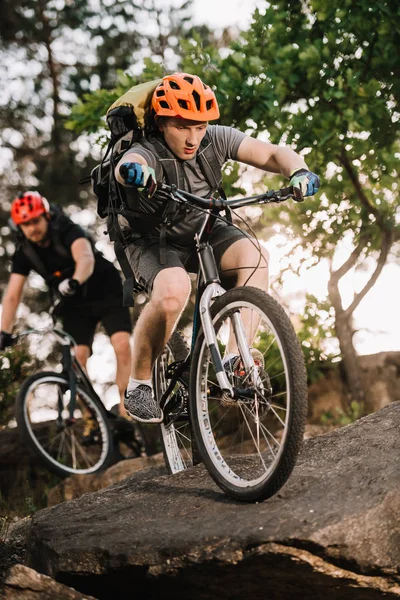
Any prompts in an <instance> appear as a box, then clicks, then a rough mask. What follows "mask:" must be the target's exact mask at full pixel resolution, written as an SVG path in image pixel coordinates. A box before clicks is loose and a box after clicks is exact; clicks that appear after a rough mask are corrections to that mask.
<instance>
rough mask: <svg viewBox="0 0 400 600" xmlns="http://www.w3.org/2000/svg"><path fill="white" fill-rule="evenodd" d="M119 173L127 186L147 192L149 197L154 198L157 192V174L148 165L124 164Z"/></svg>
mask: <svg viewBox="0 0 400 600" xmlns="http://www.w3.org/2000/svg"><path fill="white" fill-rule="evenodd" d="M119 172H120V174H121V177H122V179H123V180H124V181H125V183H126V185H131V186H133V187H137V188H138V189H139V190H143V191H145V192H146V194H147V195H148V196H152V195H153V194H154V192H155V191H156V174H155V172H154V169H152V168H151V167H149V166H148V165H141V164H140V163H136V162H126V163H122V165H121V166H120V168H119Z"/></svg>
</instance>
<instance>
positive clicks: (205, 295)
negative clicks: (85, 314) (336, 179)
mask: <svg viewBox="0 0 400 600" xmlns="http://www.w3.org/2000/svg"><path fill="white" fill-rule="evenodd" d="M161 190H162V191H165V192H166V193H167V194H169V195H170V196H173V197H174V198H175V199H176V200H177V201H189V202H192V203H193V204H194V205H196V206H198V207H201V208H203V209H208V210H209V213H208V217H207V219H205V222H204V224H203V226H202V229H201V230H200V232H199V233H197V234H196V235H195V241H196V251H197V256H198V260H199V269H198V274H197V286H196V299H195V309H194V317H193V333H192V341H191V349H190V353H189V356H188V357H187V358H186V360H185V361H184V362H183V363H182V364H181V365H180V366H179V368H178V369H176V371H175V372H174V373H173V375H172V377H171V382H170V384H169V385H168V387H167V389H166V391H165V392H164V394H163V396H162V398H161V400H160V405H161V408H164V407H165V405H166V403H167V399H168V397H169V395H170V394H171V392H172V390H173V389H174V387H175V385H176V383H177V381H178V380H180V381H182V374H183V372H184V371H185V370H187V369H188V368H190V360H191V355H192V352H193V349H194V345H195V342H196V339H197V336H198V333H199V331H200V324H201V326H202V328H203V332H204V337H205V340H206V344H207V347H208V348H209V350H210V354H211V358H212V362H213V365H214V369H215V374H216V377H217V380H218V383H219V385H220V387H221V389H222V390H223V391H224V392H226V393H228V394H229V395H230V396H231V397H232V398H233V397H235V391H234V389H233V387H232V385H231V383H230V381H229V379H228V376H227V374H226V372H225V369H224V367H223V364H222V358H221V353H220V350H219V347H218V343H217V339H216V335H215V330H214V326H213V323H212V319H211V313H210V308H211V305H212V303H213V301H214V300H215V299H216V298H217V297H218V296H221V295H222V294H224V293H225V292H226V290H225V289H224V288H223V287H222V286H221V280H220V277H219V273H218V268H217V265H216V262H215V258H214V253H213V249H212V247H211V246H210V244H209V239H210V236H211V232H212V229H213V227H214V224H215V222H216V220H217V218H218V214H219V213H220V212H221V211H222V210H225V209H229V208H239V207H243V206H248V205H252V204H269V203H280V202H284V201H285V200H287V199H288V198H294V199H296V200H297V201H299V202H301V201H302V200H303V197H302V194H301V192H300V191H299V190H297V189H296V188H293V187H290V188H284V189H282V190H271V191H269V192H266V193H265V194H262V195H259V196H251V197H248V198H240V199H237V200H227V199H224V198H201V197H199V196H195V195H193V194H190V193H188V192H184V191H182V190H178V189H177V188H176V186H167V185H165V184H164V185H163V186H161ZM232 326H233V328H234V331H235V335H236V339H237V342H238V350H239V352H240V355H241V357H242V360H243V363H244V366H245V368H246V370H251V369H254V360H253V357H252V356H251V353H250V348H249V344H248V342H247V338H246V332H245V329H244V326H243V322H242V319H241V317H240V314H239V311H238V312H237V313H234V314H233V315H232ZM182 382H183V381H182ZM183 383H184V382H183Z"/></svg>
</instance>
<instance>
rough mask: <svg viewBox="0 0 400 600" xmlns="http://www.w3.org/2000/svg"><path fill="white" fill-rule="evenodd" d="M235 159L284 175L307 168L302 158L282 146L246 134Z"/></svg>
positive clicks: (288, 175) (287, 175)
mask: <svg viewBox="0 0 400 600" xmlns="http://www.w3.org/2000/svg"><path fill="white" fill-rule="evenodd" d="M237 160H238V161H240V162H243V163H246V164H247V165H252V166H253V167H257V168H258V169H263V170H264V171H270V172H271V173H281V174H282V175H284V176H285V177H290V174H291V173H293V171H296V170H297V169H308V167H307V165H306V163H305V161H304V159H303V158H302V157H301V156H300V155H299V154H297V152H294V150H291V149H290V148H285V147H283V146H276V145H275V144H269V143H267V142H262V141H261V140H256V139H255V138H252V137H250V136H246V137H245V138H244V139H243V140H242V142H241V143H240V146H239V148H238V151H237Z"/></svg>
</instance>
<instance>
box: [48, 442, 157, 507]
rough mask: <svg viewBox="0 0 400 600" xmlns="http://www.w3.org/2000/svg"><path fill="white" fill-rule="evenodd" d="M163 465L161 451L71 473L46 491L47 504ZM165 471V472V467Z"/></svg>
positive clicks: (56, 502)
mask: <svg viewBox="0 0 400 600" xmlns="http://www.w3.org/2000/svg"><path fill="white" fill-rule="evenodd" d="M158 465H165V462H164V457H163V455H162V453H160V454H154V455H153V456H144V457H140V458H131V459H127V460H122V461H120V462H118V463H117V464H115V465H113V466H112V467H109V468H108V469H107V470H106V471H101V472H100V473H95V474H93V475H72V476H71V477H67V479H64V480H63V481H61V482H60V483H59V484H58V485H56V486H55V487H53V488H52V489H51V490H50V491H49V492H48V504H47V505H48V506H55V505H56V504H59V503H60V502H64V501H65V500H73V499H74V498H79V497H80V496H82V495H83V494H87V493H89V492H95V491H97V490H101V489H102V488H105V487H108V486H109V485H111V484H113V483H117V482H118V481H121V480H122V479H125V478H126V477H128V476H129V475H132V474H133V473H137V472H138V471H142V470H143V469H147V468H149V467H151V466H158ZM165 472H167V470H166V468H165Z"/></svg>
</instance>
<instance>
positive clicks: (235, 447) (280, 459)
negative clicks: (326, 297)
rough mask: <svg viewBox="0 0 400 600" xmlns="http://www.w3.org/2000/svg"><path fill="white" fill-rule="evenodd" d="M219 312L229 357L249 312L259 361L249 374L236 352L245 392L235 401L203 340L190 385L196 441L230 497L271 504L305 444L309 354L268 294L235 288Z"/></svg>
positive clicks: (236, 382) (218, 326) (235, 382)
mask: <svg viewBox="0 0 400 600" xmlns="http://www.w3.org/2000/svg"><path fill="white" fill-rule="evenodd" d="M212 314H213V323H214V327H215V330H216V334H217V340H218V345H219V349H220V351H221V355H222V356H224V354H226V353H227V351H228V339H230V344H231V345H232V336H234V337H236V336H235V334H234V333H233V332H234V327H233V319H234V318H235V317H234V315H238V314H240V315H241V316H242V317H243V315H245V319H247V323H248V324H249V327H248V329H249V330H251V332H252V333H251V335H249V337H251V343H250V344H249V346H250V347H251V348H252V354H253V355H254V356H257V360H256V359H254V365H252V367H251V368H250V369H247V370H246V369H245V367H244V366H243V365H244V360H243V359H242V357H240V354H239V352H237V351H236V356H237V358H235V359H233V360H232V361H231V363H230V367H229V368H228V369H226V371H227V374H228V378H229V380H230V382H231V384H232V386H233V387H234V388H235V390H236V391H237V392H238V393H239V398H237V399H232V398H230V397H229V396H228V395H227V394H226V393H223V392H222V390H221V388H220V386H219V384H218V381H217V378H216V375H215V371H214V367H213V364H212V361H211V355H210V351H209V350H208V348H207V346H206V344H205V340H204V337H203V336H201V337H200V338H199V340H198V342H197V344H196V348H195V352H194V358H193V364H197V370H196V372H195V373H194V374H193V376H192V379H191V388H190V390H191V394H190V398H191V411H194V412H192V413H191V414H192V415H193V427H194V433H195V439H196V443H197V444H198V447H199V450H200V453H201V454H202V456H203V460H204V462H205V464H206V467H207V468H208V470H209V472H210V474H211V475H212V477H213V478H214V479H215V481H216V482H217V483H218V485H219V486H220V487H221V488H222V489H224V491H225V492H226V493H228V494H229V495H230V496H232V497H234V498H237V499H242V500H245V501H256V500H261V499H265V498H267V497H269V496H271V495H273V494H274V493H276V492H277V491H278V489H279V488H280V487H281V486H282V485H283V484H284V483H285V481H286V480H287V478H288V477H289V475H290V473H291V471H292V469H293V466H294V463H295V458H296V455H297V453H298V450H299V448H300V445H301V441H302V435H303V430H304V422H305V417H306V404H307V387H306V375H305V368H304V361H303V357H302V353H301V350H300V347H299V344H298V341H297V339H296V336H295V333H294V331H293V328H292V326H291V323H290V321H289V319H288V317H287V316H286V314H285V312H284V311H283V309H282V308H281V307H280V306H279V305H278V304H277V303H276V302H275V301H274V300H273V299H272V298H271V297H270V296H268V295H267V294H265V293H264V292H262V291H261V290H258V289H256V288H250V287H248V288H236V289H234V290H231V291H230V292H227V293H226V294H224V295H223V296H222V297H221V298H219V299H218V300H216V301H215V303H214V305H213V307H212ZM230 336H231V337H230ZM194 415H196V417H194Z"/></svg>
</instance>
